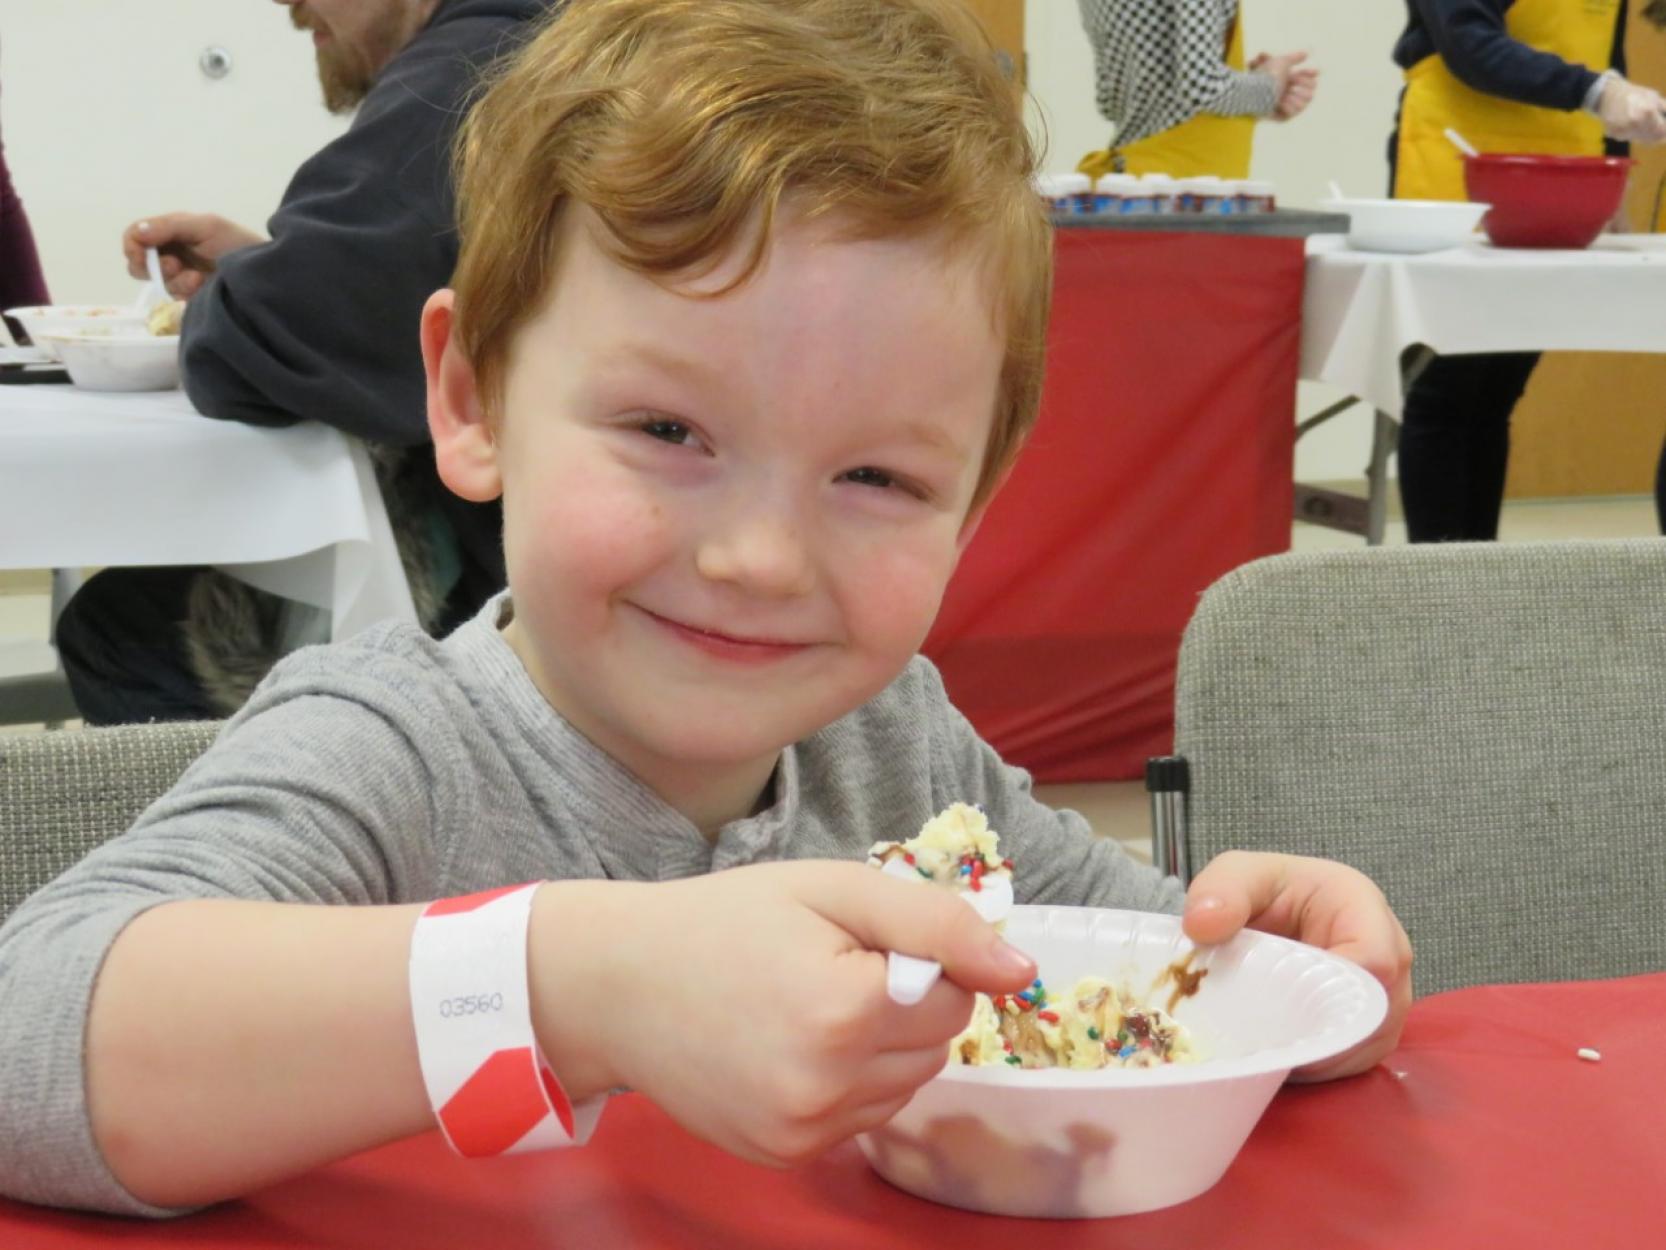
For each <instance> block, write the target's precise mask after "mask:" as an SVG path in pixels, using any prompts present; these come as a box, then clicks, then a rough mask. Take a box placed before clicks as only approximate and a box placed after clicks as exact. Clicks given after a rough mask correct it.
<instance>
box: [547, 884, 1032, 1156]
mask: <svg viewBox="0 0 1666 1250" xmlns="http://www.w3.org/2000/svg"><path fill="white" fill-rule="evenodd" d="M588 885H589V883H555V884H553V885H549V886H546V887H544V889H543V890H541V891H540V892H539V895H538V898H537V900H536V901H535V902H534V904H533V908H534V910H533V921H532V923H533V929H532V937H531V946H532V951H531V969H530V981H531V986H532V993H533V1019H534V1022H535V1025H536V1027H537V1029H538V1033H539V1037H540V1040H541V1041H542V1042H543V1043H544V1048H545V1050H546V1052H548V1053H549V1056H550V1061H551V1064H552V1066H554V1067H555V1069H556V1071H557V1072H558V1073H562V1074H563V1080H566V1079H567V1077H566V1075H565V1073H566V1072H568V1071H569V1070H570V1071H573V1072H575V1073H579V1072H582V1073H585V1076H584V1077H582V1078H581V1079H579V1081H578V1084H579V1085H580V1087H581V1089H582V1088H584V1087H589V1086H592V1085H593V1084H594V1083H595V1082H596V1081H597V1079H598V1078H600V1079H602V1080H604V1081H605V1082H606V1083H608V1084H615V1083H622V1084H626V1085H629V1086H631V1087H632V1088H634V1089H638V1090H640V1091H642V1092H643V1093H645V1094H647V1095H649V1096H650V1097H651V1098H653V1100H654V1101H655V1102H657V1103H658V1104H659V1105H660V1106H662V1107H664V1108H665V1110H666V1111H667V1112H669V1113H670V1114H671V1116H672V1117H673V1118H674V1119H676V1120H677V1121H678V1122H679V1123H681V1124H682V1125H683V1126H684V1127H685V1128H688V1129H689V1130H690V1131H692V1132H694V1133H697V1134H698V1135H700V1136H701V1137H704V1138H705V1139H706V1140H708V1141H711V1142H714V1143H716V1144H717V1145H719V1146H721V1147H723V1148H724V1149H725V1150H728V1151H729V1152H731V1153H732V1154H735V1155H738V1156H740V1157H741V1158H743V1159H748V1160H751V1161H753V1162H758V1163H765V1164H770V1165H774V1166H785V1165H791V1164H796V1163H801V1162H804V1161H806V1160H808V1159H810V1158H812V1157H814V1156H815V1155H817V1154H819V1153H821V1152H822V1151H824V1150H826V1149H827V1148H828V1147H830V1146H832V1145H834V1144H836V1143H837V1142H840V1141H843V1140H844V1139H845V1138H847V1137H850V1136H852V1135H853V1134H855V1133H859V1132H863V1131H865V1130H867V1129H871V1128H874V1127H875V1126H877V1125H879V1124H882V1123H884V1122H885V1121H886V1120H888V1119H890V1118H891V1116H893V1115H895V1114H896V1113H897V1112H898V1111H899V1110H901V1108H902V1107H903V1105H904V1104H906V1103H907V1102H908V1100H909V1099H910V1098H911V1097H913V1095H914V1091H915V1090H916V1089H918V1088H919V1086H921V1085H922V1084H924V1083H925V1082H926V1081H928V1080H930V1079H931V1078H932V1077H933V1076H935V1075H936V1074H937V1073H938V1072H939V1071H941V1070H942V1068H943V1066H944V1064H945V1063H947V1062H948V1043H949V1040H950V1039H951V1038H952V1037H954V1035H955V1034H956V1033H958V1032H960V1030H961V1029H963V1028H965V1027H966V1022H967V1020H969V1019H970V1018H971V1014H972V991H973V990H984V991H986V992H989V993H1003V992H1011V991H1015V990H1018V989H1021V988H1023V987H1024V986H1025V985H1027V984H1029V982H1030V980H1031V978H1033V977H1034V976H1035V965H1034V964H1033V963H1032V962H1031V961H1030V960H1029V959H1028V958H1027V957H1025V956H1023V955H1021V954H1019V953H1018V952H1017V951H1016V950H1014V949H1013V948H1012V947H1010V946H1008V945H1007V944H1006V943H1005V942H1004V941H1002V940H1001V939H1000V937H999V936H998V935H997V934H996V932H995V930H994V929H993V928H992V927H991V926H990V925H988V924H986V923H985V922H984V921H983V920H981V919H979V918H978V916H977V913H975V912H974V911H973V910H972V909H971V908H970V907H968V906H967V905H966V904H965V903H964V902H962V901H961V900H960V899H959V898H957V897H956V896H955V895H954V894H953V893H951V892H950V891H948V890H938V889H932V888H930V887H929V886H924V885H914V884H911V883H909V882H906V881H897V880H895V879H893V878H891V877H887V876H885V875H884V874H882V873H879V872H876V871H874V870H873V869H871V868H868V867H866V866H865V865H861V864H850V863H832V862H822V861H800V862H796V863H775V864H758V865H753V866H751V867H746V868H736V869H732V870H730V871H727V872H719V873H714V874H712V875H710V876H705V877H698V878H694V879H691V880H687V881H677V882H671V883H666V884H654V885H635V884H622V883H610V884H608V885H607V886H606V892H605V894H604V893H603V892H602V891H598V890H594V889H583V887H585V886H588ZM575 886H579V887H580V889H575V888H574V887H575ZM581 891H582V892H581ZM579 909H582V910H579ZM569 926H573V928H572V929H569ZM892 950H896V951H901V952H903V953H904V954H909V955H917V956H920V957H922V958H929V959H935V960H937V961H938V962H940V963H941V964H942V965H943V973H944V975H943V977H942V978H941V979H940V980H939V981H938V982H937V984H935V985H934V986H932V988H931V990H930V991H929V992H928V993H927V994H926V996H925V998H924V999H923V1000H921V1001H920V1002H919V1003H917V1004H915V1005H914V1006H911V1007H901V1006H898V1005H897V1004H896V1003H894V1002H892V1001H891V1000H890V998H889V997H887V994H886V976H885V974H886V954H887V952H889V951H892Z"/></svg>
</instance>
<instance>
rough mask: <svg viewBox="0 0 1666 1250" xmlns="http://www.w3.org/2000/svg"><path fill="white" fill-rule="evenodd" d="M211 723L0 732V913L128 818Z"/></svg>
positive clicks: (174, 774)
mask: <svg viewBox="0 0 1666 1250" xmlns="http://www.w3.org/2000/svg"><path fill="white" fill-rule="evenodd" d="M219 728H220V726H219V724H218V723H217V722H213V721H208V722H189V723H177V724H160V725H132V726H126V727H123V728H120V729H60V730H54V731H52V732H50V733H20V734H9V735H6V736H4V737H0V920H3V919H5V917H6V916H7V915H8V914H9V913H10V912H11V910H12V909H13V908H14V907H16V906H17V905H18V904H19V903H20V902H22V901H23V900H24V899H25V898H27V897H28V896H29V895H30V894H31V893H33V892H34V891H35V890H36V889H37V888H39V887H40V886H42V885H44V884H45V883H46V882H48V881H50V880H51V879H52V878H53V877H55V876H57V875H58V874H59V873H60V872H62V871H63V870H64V869H65V868H68V867H69V866H70V865H71V864H73V863H75V862H76V860H78V859H80V858H81V857H82V856H83V855H85V854H86V853H87V852H88V851H90V850H91V849H92V848H93V847H95V846H97V845H98V844H99V843H101V842H103V841H105V840H106V839H109V838H112V837H114V836H116V835H117V834H119V833H121V832H122V831H123V830H125V829H126V828H127V827H128V826H129V825H131V824H132V823H133V820H134V818H135V817H137V816H138V814H139V813H140V812H142V811H143V810H144V809H145V808H146V807H148V806H149V805H150V802H151V800H153V799H155V798H157V797H158V796H159V795H161V794H162V793H163V792H164V791H165V790H167V789H168V788H169V787H170V786H172V785H173V783H174V782H175V781H176V780H178V778H179V775H180V774H181V773H183V772H184V771H185V767H186V765H188V764H189V763H190V762H191V761H192V760H194V759H196V758H197V756H198V755H200V754H202V752H203V750H204V749H205V748H206V747H207V746H208V744H209V743H210V742H211V741H212V740H213V738H214V735H215V733H216V732H218V730H219Z"/></svg>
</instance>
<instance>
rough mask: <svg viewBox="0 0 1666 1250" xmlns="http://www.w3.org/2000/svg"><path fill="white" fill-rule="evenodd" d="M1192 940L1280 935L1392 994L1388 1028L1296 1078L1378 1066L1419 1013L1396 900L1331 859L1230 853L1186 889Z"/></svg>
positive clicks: (1310, 1078)
mask: <svg viewBox="0 0 1666 1250" xmlns="http://www.w3.org/2000/svg"><path fill="white" fill-rule="evenodd" d="M1183 924H1184V926H1185V929H1186V936H1187V937H1189V938H1191V939H1192V941H1194V942H1197V943H1199V944H1208V945H1213V944H1214V943H1217V942H1224V941H1226V940H1227V939H1228V938H1230V937H1231V936H1232V935H1233V934H1234V933H1236V932H1238V930H1240V929H1243V928H1246V927H1247V928H1251V929H1258V930H1260V931H1261V932H1263V933H1276V934H1278V935H1279V936H1280V937H1287V938H1294V939H1295V940H1296V941H1298V942H1306V943H1307V944H1308V945H1310V946H1317V947H1319V948H1321V949H1322V950H1327V951H1330V952H1331V953H1332V954H1333V955H1342V956H1344V957H1345V958H1348V959H1351V960H1353V961H1354V962H1355V963H1356V964H1359V965H1360V966H1361V967H1362V968H1364V969H1365V970H1366V971H1367V972H1369V973H1370V974H1371V975H1372V976H1374V977H1376V978H1377V980H1378V981H1380V982H1382V984H1383V988H1384V989H1386V990H1387V991H1388V1015H1387V1016H1386V1017H1384V1019H1383V1023H1382V1027H1381V1028H1379V1029H1378V1030H1377V1031H1376V1032H1375V1033H1374V1034H1372V1035H1371V1036H1370V1037H1369V1038H1367V1039H1366V1040H1365V1041H1363V1042H1361V1043H1360V1044H1359V1045H1358V1046H1356V1047H1354V1049H1352V1050H1350V1051H1348V1052H1347V1053H1345V1054H1342V1055H1338V1056H1337V1057H1335V1058H1334V1059H1328V1060H1326V1061H1325V1062H1324V1063H1319V1064H1314V1065H1313V1066H1312V1067H1309V1068H1302V1069H1299V1070H1298V1071H1297V1072H1295V1073H1294V1074H1293V1075H1292V1077H1291V1079H1292V1080H1296V1081H1326V1080H1330V1079H1331V1078H1332V1077H1338V1076H1352V1075H1354V1074H1355V1073H1356V1072H1364V1071H1366V1070H1368V1069H1370V1068H1372V1067H1374V1066H1375V1065H1376V1064H1377V1062H1378V1061H1379V1060H1381V1059H1382V1058H1383V1057H1384V1056H1385V1055H1387V1054H1388V1053H1389V1051H1391V1050H1393V1049H1394V1047H1395V1045H1396V1044H1397V1043H1398V1042H1399V1040H1400V1031H1401V1030H1402V1029H1403V1028H1405V1024H1406V1012H1407V1010H1409V1009H1410V1007H1411V963H1412V951H1411V942H1410V941H1409V940H1408V939H1407V937H1406V931H1405V930H1404V929H1403V928H1401V927H1400V922H1399V920H1398V919H1396V918H1395V915H1394V912H1393V910H1392V909H1390V907H1389V905H1388V900H1387V899H1386V898H1384V897H1383V892H1382V891H1381V890H1379V889H1378V888H1377V887H1376V886H1375V885H1374V884H1373V883H1372V881H1371V879H1370V878H1369V877H1367V876H1366V875H1365V874H1364V873H1361V872H1358V871H1356V870H1355V869H1352V868H1349V867H1348V866H1347V865H1346V864H1339V863H1336V862H1334V861H1333V860H1328V859H1309V858H1306V857H1305V856H1301V855H1269V854H1260V853H1256V852H1251V851H1227V852H1226V853H1225V854H1222V855H1218V856H1216V857H1215V858H1214V859H1213V860H1211V861H1210V862H1209V866H1208V867H1207V868H1205V869H1204V870H1203V871H1202V872H1200V873H1199V874H1198V875H1197V878H1196V879H1195V880H1194V881H1193V882H1192V885H1191V888H1190V889H1189V890H1187V891H1186V911H1185V915H1184V918H1183Z"/></svg>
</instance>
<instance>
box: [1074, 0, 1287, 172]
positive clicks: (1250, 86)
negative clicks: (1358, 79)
mask: <svg viewBox="0 0 1666 1250" xmlns="http://www.w3.org/2000/svg"><path fill="white" fill-rule="evenodd" d="M1077 5H1078V7H1079V8H1080V10H1081V15H1082V26H1083V29H1085V30H1086V31H1087V35H1088V39H1089V41H1090V42H1091V43H1092V44H1093V49H1094V63H1095V74H1096V84H1097V97H1098V104H1099V111H1100V113H1101V114H1102V115H1103V116H1104V117H1105V119H1106V120H1107V121H1109V122H1111V123H1112V126H1113V129H1114V133H1113V135H1112V141H1111V143H1110V144H1109V145H1108V146H1107V147H1105V148H1103V149H1100V150H1098V151H1094V152H1089V153H1088V154H1087V155H1086V156H1084V157H1083V158H1082V159H1081V161H1080V162H1079V163H1078V165H1077V167H1076V168H1077V170H1078V171H1079V172H1081V173H1085V174H1088V175H1090V176H1091V177H1095V178H1097V177H1099V176H1100V175H1102V174H1107V173H1111V172H1113V171H1121V172H1127V173H1133V174H1150V173H1161V174H1169V175H1170V176H1172V177H1175V178H1191V177H1196V176H1199V175H1202V174H1215V175H1217V176H1219V177H1222V178H1247V177H1248V176H1249V165H1250V144H1251V135H1252V133H1253V131H1254V129H1255V123H1256V120H1257V119H1258V118H1262V117H1266V118H1273V119H1275V120H1280V121H1282V120H1287V119H1288V118H1291V117H1294V116H1296V114H1298V113H1300V112H1301V111H1302V110H1303V109H1305V108H1306V107H1307V105H1308V104H1309V102H1311V101H1312V99H1313V92H1314V89H1315V87H1316V85H1317V82H1318V71H1317V70H1314V69H1310V68H1306V67H1304V66H1303V65H1302V62H1303V61H1304V60H1305V59H1306V56H1307V54H1306V53H1304V52H1292V53H1288V54H1285V55H1281V56H1268V55H1265V54H1263V55H1261V56H1258V57H1256V58H1255V60H1254V61H1253V62H1250V63H1249V64H1248V65H1247V66H1246V65H1245V62H1244V32H1243V24H1242V23H1241V22H1240V21H1239V20H1238V0H1184V3H1181V4H1179V5H1178V6H1177V5H1176V4H1175V3H1174V0H1077Z"/></svg>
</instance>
